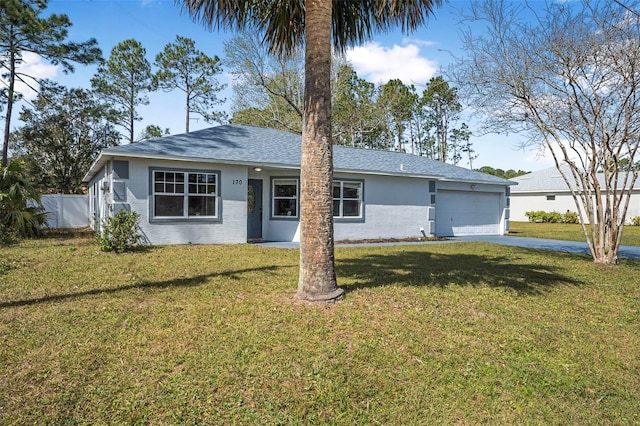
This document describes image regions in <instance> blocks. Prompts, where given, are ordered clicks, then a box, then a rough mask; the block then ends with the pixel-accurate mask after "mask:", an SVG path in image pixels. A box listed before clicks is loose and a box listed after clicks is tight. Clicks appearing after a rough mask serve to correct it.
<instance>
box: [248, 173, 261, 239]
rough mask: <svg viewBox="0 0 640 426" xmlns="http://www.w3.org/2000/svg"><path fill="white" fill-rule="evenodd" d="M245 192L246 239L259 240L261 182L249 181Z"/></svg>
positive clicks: (257, 180) (258, 180) (256, 180)
mask: <svg viewBox="0 0 640 426" xmlns="http://www.w3.org/2000/svg"><path fill="white" fill-rule="evenodd" d="M247 191H248V192H247V239H260V238H262V180H260V179H249V186H248V189H247Z"/></svg>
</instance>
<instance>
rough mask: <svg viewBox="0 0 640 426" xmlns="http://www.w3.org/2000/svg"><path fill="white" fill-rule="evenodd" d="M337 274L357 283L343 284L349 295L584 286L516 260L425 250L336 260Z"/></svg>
mask: <svg viewBox="0 0 640 426" xmlns="http://www.w3.org/2000/svg"><path fill="white" fill-rule="evenodd" d="M558 256H562V254H558ZM524 259H525V260H526V258H524ZM336 271H337V274H338V276H342V277H350V278H351V279H353V280H354V281H355V282H354V283H353V284H346V285H341V286H342V287H343V288H344V289H345V290H346V291H347V292H349V291H353V290H358V289H363V288H375V287H381V286H388V285H403V286H418V287H420V286H438V287H446V286H449V285H459V286H489V287H507V288H511V289H513V290H515V291H517V292H518V293H520V294H525V295H537V294H542V293H544V292H546V291H548V290H549V289H550V288H552V287H554V286H559V285H573V286H578V285H581V283H580V282H579V281H577V280H575V279H572V278H570V277H568V276H567V275H563V273H562V270H561V269H560V268H557V267H553V266H549V265H541V264H535V263H527V262H524V263H523V262H521V261H520V260H519V259H517V258H513V257H511V258H508V257H504V256H502V257H492V256H489V255H473V254H439V253H429V252H424V251H402V252H398V253H394V254H370V255H366V256H363V257H350V258H347V259H340V260H338V261H336Z"/></svg>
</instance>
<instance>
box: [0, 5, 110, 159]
mask: <svg viewBox="0 0 640 426" xmlns="http://www.w3.org/2000/svg"><path fill="white" fill-rule="evenodd" d="M46 7H47V0H2V2H0V67H1V68H2V76H3V77H5V78H6V79H7V84H8V87H7V90H6V91H3V92H2V102H3V103H5V104H6V113H5V122H4V140H3V148H2V165H3V166H6V165H7V158H8V152H9V135H10V132H11V115H12V113H13V104H14V102H15V101H16V100H17V99H19V98H20V94H19V93H17V92H16V86H15V85H16V81H22V82H25V83H27V84H33V83H35V85H37V83H38V82H37V81H34V80H35V78H34V77H33V76H29V75H27V74H24V73H21V72H20V71H19V70H18V66H19V65H20V64H21V63H22V58H23V55H24V53H25V52H31V53H35V54H37V55H39V56H40V57H42V58H44V59H46V60H48V61H50V62H51V63H52V64H54V65H60V66H61V67H62V70H63V72H65V73H67V72H73V71H74V63H80V64H91V63H94V62H97V61H98V60H100V59H101V57H102V52H101V51H100V49H99V48H98V47H97V42H96V40H95V39H90V40H87V41H85V42H81V43H77V42H71V41H67V36H68V32H69V28H70V27H71V22H70V21H69V17H68V16H67V15H55V14H53V15H51V16H49V17H48V18H42V17H41V16H40V15H41V14H42V12H43V11H44V9H45V8H46ZM29 80H31V81H29Z"/></svg>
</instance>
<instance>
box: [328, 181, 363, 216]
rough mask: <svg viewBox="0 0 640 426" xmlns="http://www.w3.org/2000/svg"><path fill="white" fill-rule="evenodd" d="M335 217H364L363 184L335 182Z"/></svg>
mask: <svg viewBox="0 0 640 426" xmlns="http://www.w3.org/2000/svg"><path fill="white" fill-rule="evenodd" d="M333 217H336V218H354V217H362V182H358V181H346V180H345V181H340V180H334V181H333Z"/></svg>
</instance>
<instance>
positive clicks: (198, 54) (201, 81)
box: [153, 36, 225, 133]
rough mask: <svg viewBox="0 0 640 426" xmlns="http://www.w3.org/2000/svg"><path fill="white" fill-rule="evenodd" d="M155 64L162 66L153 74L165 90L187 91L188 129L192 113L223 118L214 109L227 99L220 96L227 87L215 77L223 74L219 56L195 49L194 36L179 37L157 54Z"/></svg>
mask: <svg viewBox="0 0 640 426" xmlns="http://www.w3.org/2000/svg"><path fill="white" fill-rule="evenodd" d="M154 64H155V66H157V67H158V68H159V70H158V72H156V73H155V75H154V76H153V81H154V84H155V85H156V86H157V87H159V88H161V89H163V90H165V91H172V90H176V89H178V90H180V91H182V92H184V94H185V97H186V102H185V111H186V117H185V132H187V133H189V121H190V119H191V113H196V114H199V115H201V116H202V117H203V118H204V119H205V121H207V122H216V121H217V122H222V121H223V120H224V118H225V114H224V113H222V112H219V111H218V112H214V111H212V109H213V107H214V106H216V105H219V104H221V103H223V102H224V99H219V98H218V97H217V94H218V93H219V92H220V91H221V90H222V89H224V87H225V86H224V85H221V84H219V83H218V81H217V80H216V75H219V74H221V73H222V67H221V66H220V58H218V57H217V56H214V57H210V56H207V55H206V54H205V53H204V52H202V51H201V50H198V49H196V45H195V42H194V41H193V40H192V39H190V38H187V37H181V36H177V37H176V41H175V43H169V44H167V45H166V46H165V47H164V50H163V51H162V52H160V53H158V55H157V56H156V60H155V63H154Z"/></svg>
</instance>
